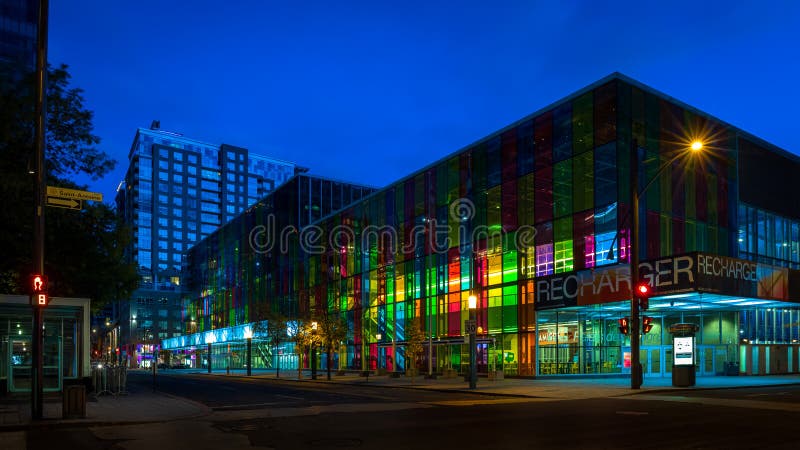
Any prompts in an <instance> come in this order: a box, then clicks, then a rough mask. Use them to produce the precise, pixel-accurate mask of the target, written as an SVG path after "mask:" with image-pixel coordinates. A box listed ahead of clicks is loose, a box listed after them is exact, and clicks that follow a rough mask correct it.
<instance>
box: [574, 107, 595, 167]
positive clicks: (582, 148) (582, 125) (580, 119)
mask: <svg viewBox="0 0 800 450" xmlns="http://www.w3.org/2000/svg"><path fill="white" fill-rule="evenodd" d="M593 97H594V96H593V93H592V92H587V93H586V94H584V95H582V96H580V97H578V98H576V99H575V100H574V101H573V102H572V149H573V153H574V154H576V155H577V154H579V153H582V152H586V151H590V150H592V149H593V148H594V114H593V109H594V103H593Z"/></svg>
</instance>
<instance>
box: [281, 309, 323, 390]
mask: <svg viewBox="0 0 800 450" xmlns="http://www.w3.org/2000/svg"><path fill="white" fill-rule="evenodd" d="M287 324H288V326H287V332H288V334H289V335H290V337H291V339H292V342H294V344H295V346H294V348H295V352H297V359H298V364H297V376H298V378H299V377H301V376H302V374H303V364H302V361H303V350H304V349H305V348H309V357H310V354H311V351H310V348H311V346H312V345H315V344H316V341H317V339H318V335H317V334H316V333H314V332H313V330H312V329H311V321H309V320H305V319H300V318H297V319H294V320H289V321H288V322H287Z"/></svg>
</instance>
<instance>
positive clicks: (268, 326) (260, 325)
mask: <svg viewBox="0 0 800 450" xmlns="http://www.w3.org/2000/svg"><path fill="white" fill-rule="evenodd" d="M253 319H254V323H253V336H259V335H260V336H265V337H266V338H267V343H268V344H269V345H270V347H272V354H273V355H274V357H275V361H276V365H275V367H276V371H275V377H276V378H280V377H281V359H280V358H278V347H279V346H280V345H281V343H282V342H284V341H285V340H286V339H287V337H288V336H287V335H286V329H287V326H288V322H289V320H288V319H287V318H286V316H284V315H283V314H281V313H280V312H278V311H273V310H272V309H271V308H270V306H269V305H268V304H267V303H259V304H258V305H256V306H255V308H254V312H253Z"/></svg>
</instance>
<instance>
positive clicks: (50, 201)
mask: <svg viewBox="0 0 800 450" xmlns="http://www.w3.org/2000/svg"><path fill="white" fill-rule="evenodd" d="M47 206H55V207H56V208H67V209H76V210H81V209H83V202H82V201H81V200H75V199H73V198H59V197H47Z"/></svg>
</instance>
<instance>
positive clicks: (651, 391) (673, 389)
mask: <svg viewBox="0 0 800 450" xmlns="http://www.w3.org/2000/svg"><path fill="white" fill-rule="evenodd" d="M197 375H212V376H223V377H226V378H238V379H244V380H252V381H262V380H263V381H267V382H283V383H312V382H313V383H318V384H328V385H335V384H340V385H345V386H361V387H364V386H367V387H376V388H388V389H407V390H417V391H432V392H443V393H459V394H474V395H483V396H495V397H511V398H550V397H542V396H540V395H528V394H514V393H507V392H487V391H480V390H474V391H473V390H469V389H446V388H437V387H430V388H429V387H421V385H420V387H415V386H408V385H405V386H396V385H389V384H369V383H367V382H361V383H355V382H349V381H347V382H346V381H333V380H331V381H328V380H319V379H318V380H311V379H301V380H297V379H291V378H259V377H258V376H257V375H256V376H250V377H248V376H246V375H238V374H236V375H227V374H214V373H212V374H208V373H200V374H197ZM797 385H800V380H798V381H796V382H786V383H776V384H758V385H737V386H706V387H659V388H653V389H645V390H639V391H633V392H631V391H627V392H623V393H613V392H611V393H609V395H606V397H608V398H614V397H625V396H632V395H646V394H664V393H680V392H697V391H715V390H723V389H748V388H765V387H779V386H797Z"/></svg>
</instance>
